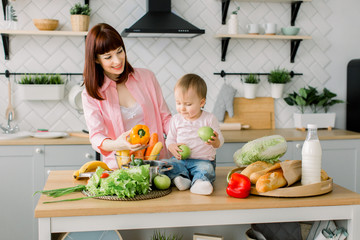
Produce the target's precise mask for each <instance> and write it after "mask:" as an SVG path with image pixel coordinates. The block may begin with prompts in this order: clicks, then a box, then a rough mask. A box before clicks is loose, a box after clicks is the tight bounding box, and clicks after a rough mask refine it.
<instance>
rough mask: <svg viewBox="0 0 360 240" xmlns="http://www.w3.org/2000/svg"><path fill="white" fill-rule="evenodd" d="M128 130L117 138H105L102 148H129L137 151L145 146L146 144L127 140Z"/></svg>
mask: <svg viewBox="0 0 360 240" xmlns="http://www.w3.org/2000/svg"><path fill="white" fill-rule="evenodd" d="M130 131H131V130H129V131H127V132H124V133H123V134H121V135H120V136H119V137H118V138H117V139H115V140H111V139H106V140H104V142H103V145H102V149H103V150H105V151H121V150H130V151H137V150H141V149H144V148H146V147H147V146H146V145H143V144H131V143H130V142H129V141H128V136H129V134H130Z"/></svg>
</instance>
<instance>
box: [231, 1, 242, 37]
mask: <svg viewBox="0 0 360 240" xmlns="http://www.w3.org/2000/svg"><path fill="white" fill-rule="evenodd" d="M239 10H240V7H237V8H236V9H235V10H234V11H232V12H231V14H230V18H229V25H228V33H229V34H237V33H238V19H237V13H238V11H239Z"/></svg>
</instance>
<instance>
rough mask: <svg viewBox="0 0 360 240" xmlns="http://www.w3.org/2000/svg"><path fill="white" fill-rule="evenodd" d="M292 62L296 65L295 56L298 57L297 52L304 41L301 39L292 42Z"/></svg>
mask: <svg viewBox="0 0 360 240" xmlns="http://www.w3.org/2000/svg"><path fill="white" fill-rule="evenodd" d="M290 41H291V42H290V62H291V63H294V62H295V56H296V52H297V50H298V48H299V45H300V42H301V41H302V40H301V39H296V40H290Z"/></svg>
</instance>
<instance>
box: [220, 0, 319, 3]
mask: <svg viewBox="0 0 360 240" xmlns="http://www.w3.org/2000/svg"><path fill="white" fill-rule="evenodd" d="M218 1H222V2H223V1H224V0H218ZM232 1H237V2H269V3H271V2H274V3H294V2H311V1H312V0H232Z"/></svg>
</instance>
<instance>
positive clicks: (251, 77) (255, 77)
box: [244, 73, 260, 84]
mask: <svg viewBox="0 0 360 240" xmlns="http://www.w3.org/2000/svg"><path fill="white" fill-rule="evenodd" d="M259 82H260V78H259V76H258V75H256V74H253V73H250V74H249V75H247V76H246V77H245V80H244V83H250V84H258V83H259Z"/></svg>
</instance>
